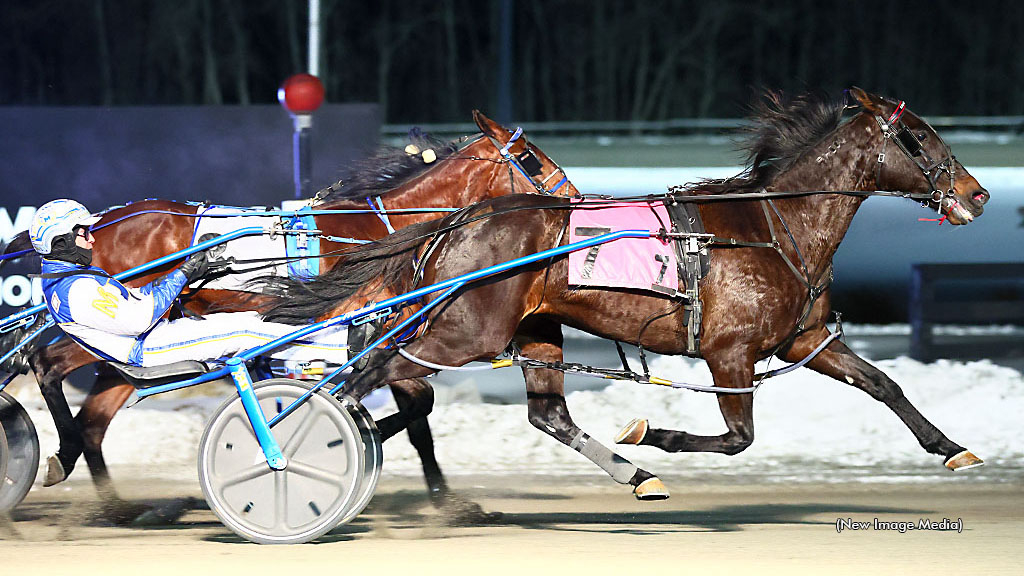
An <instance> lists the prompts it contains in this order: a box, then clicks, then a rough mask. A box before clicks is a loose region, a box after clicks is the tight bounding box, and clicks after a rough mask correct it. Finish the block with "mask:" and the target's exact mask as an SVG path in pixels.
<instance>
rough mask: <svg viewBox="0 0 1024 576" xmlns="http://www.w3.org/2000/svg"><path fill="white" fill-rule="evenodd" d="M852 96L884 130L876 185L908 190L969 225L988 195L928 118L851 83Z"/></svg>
mask: <svg viewBox="0 0 1024 576" xmlns="http://www.w3.org/2000/svg"><path fill="white" fill-rule="evenodd" d="M850 94H851V95H852V96H853V97H854V98H855V99H856V100H857V102H859V103H860V105H861V107H862V108H863V109H864V112H865V113H867V114H870V115H871V116H873V117H874V119H875V124H877V126H878V128H879V130H880V132H881V141H880V143H879V149H880V152H879V155H878V165H877V169H876V171H875V186H876V187H877V189H878V190H899V191H902V192H909V193H910V194H912V195H913V197H914V198H918V199H921V200H922V203H923V204H925V205H928V206H931V207H932V208H933V209H935V210H937V211H938V212H940V213H941V214H943V215H944V216H945V217H946V218H947V219H948V220H949V221H950V222H951V223H952V224H956V225H960V224H968V223H970V222H971V221H973V220H974V219H975V218H977V217H978V216H980V215H981V213H982V212H984V210H985V209H984V205H985V203H986V202H988V199H989V193H988V191H987V190H985V188H983V187H982V186H981V184H979V183H978V181H977V180H976V179H975V178H974V176H971V174H970V173H968V172H967V170H966V169H964V167H963V165H962V164H960V162H959V161H957V159H956V157H955V156H953V154H952V152H951V151H950V148H949V146H948V145H947V144H946V143H945V142H944V141H943V140H942V138H941V137H940V136H939V135H938V134H937V133H936V132H935V129H934V128H932V127H931V126H930V125H929V124H928V123H927V122H925V121H924V120H922V119H921V117H919V116H918V115H916V114H914V113H913V112H911V111H910V110H908V109H907V108H906V104H905V103H904V102H903V101H895V100H890V99H888V98H883V97H881V96H876V95H874V94H869V93H867V92H865V91H864V90H862V89H860V88H857V87H853V88H851V89H850Z"/></svg>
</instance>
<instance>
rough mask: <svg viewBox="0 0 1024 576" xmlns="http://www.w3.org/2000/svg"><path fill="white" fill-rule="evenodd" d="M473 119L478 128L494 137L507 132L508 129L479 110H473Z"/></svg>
mask: <svg viewBox="0 0 1024 576" xmlns="http://www.w3.org/2000/svg"><path fill="white" fill-rule="evenodd" d="M473 121H474V122H476V125H477V127H478V128H480V131H481V132H483V133H484V134H487V135H488V136H491V137H494V138H497V137H498V136H499V135H501V134H504V133H506V132H508V130H505V128H504V127H503V126H502V125H501V124H498V123H497V122H495V121H494V120H491V119H490V118H488V117H487V116H485V115H484V113H483V112H481V111H479V110H473Z"/></svg>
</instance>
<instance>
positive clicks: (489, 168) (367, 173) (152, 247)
mask: <svg viewBox="0 0 1024 576" xmlns="http://www.w3.org/2000/svg"><path fill="white" fill-rule="evenodd" d="M474 120H475V121H476V123H477V126H478V127H479V128H480V130H481V132H482V134H481V135H478V136H476V137H474V138H470V139H469V142H468V143H466V144H465V145H464V146H461V147H460V146H459V145H458V144H457V143H447V142H440V141H437V140H434V139H432V138H429V137H425V136H417V137H416V139H417V140H418V141H416V142H414V143H413V145H414V146H416V149H414V150H412V151H413V152H414V153H409V152H410V149H408V148H407V150H405V151H403V150H400V149H397V148H394V149H392V148H387V147H386V148H382V149H381V151H379V152H378V153H377V155H375V156H373V157H371V158H369V159H367V160H365V161H363V162H361V163H360V165H359V166H357V168H356V169H355V170H353V171H352V173H351V174H350V176H349V177H348V178H347V179H346V180H345V181H344V183H343V185H341V186H340V187H332V188H330V189H327V190H329V192H328V193H326V194H321V197H320V198H319V203H317V204H316V205H315V208H316V209H324V210H327V209H337V210H343V209H356V210H366V209H367V208H368V207H369V206H368V204H367V199H368V198H369V199H375V198H377V197H380V198H381V199H382V201H383V203H384V207H385V208H386V209H388V210H395V209H401V208H445V207H462V206H465V205H468V204H472V203H473V202H476V201H479V200H482V199H484V198H488V197H493V196H499V195H503V194H509V193H512V192H536V191H538V190H539V189H540V190H544V191H547V190H551V189H553V188H555V187H556V185H557V183H559V182H560V179H561V178H564V177H565V174H564V172H562V170H561V168H560V167H559V166H558V165H557V164H556V163H555V162H554V161H553V160H551V158H550V157H548V156H547V155H546V154H544V152H543V151H541V150H540V149H538V148H537V147H536V146H534V145H532V144H531V143H529V141H528V140H527V139H526V137H525V136H523V137H520V138H518V139H516V140H515V141H514V142H511V143H509V140H510V134H509V131H507V130H505V129H504V128H502V127H501V126H500V125H498V124H497V123H495V122H493V121H492V120H490V119H489V118H487V117H486V116H484V115H483V114H481V113H480V112H478V111H474ZM507 143H508V144H509V145H508V152H509V153H510V154H512V155H515V156H517V157H520V156H522V155H524V154H526V157H524V158H523V159H522V160H521V161H520V166H525V168H526V172H529V174H526V173H523V172H520V171H519V170H518V169H513V167H512V166H511V165H510V164H509V162H508V161H507V160H506V159H505V158H504V157H503V156H502V155H501V154H500V153H499V150H500V149H501V148H502V147H504V146H506V144H507ZM427 149H430V150H431V152H432V153H433V154H434V155H435V156H436V160H432V159H430V158H429V157H428V156H424V155H423V152H426V150H427ZM531 158H533V159H535V160H531ZM428 160H429V161H428ZM538 187H539V188H538ZM557 193H559V194H569V195H575V194H577V190H576V188H575V187H574V186H573V185H572V183H571V182H569V181H568V180H567V179H566V180H565V182H564V184H563V185H562V186H560V187H558V189H557ZM197 209H198V207H197V206H195V205H189V204H182V203H177V202H169V201H161V200H147V201H142V202H137V203H133V204H130V205H128V206H125V207H122V208H118V209H115V210H112V211H109V212H107V213H106V214H105V215H104V217H103V219H102V220H101V221H100V222H99V223H97V224H96V226H95V227H94V228H95V233H94V234H95V237H96V243H95V245H94V248H93V264H95V265H96V266H99V267H101V268H103V269H104V270H106V271H108V272H109V273H111V274H116V273H118V272H121V271H124V270H127V269H129V268H132V267H134V266H137V265H139V264H143V263H145V262H149V261H151V260H153V259H155V258H157V257H160V256H162V255H165V254H169V253H171V252H174V251H177V250H181V249H183V248H186V247H187V246H188V245H189V242H190V241H191V238H192V235H193V229H194V225H195V218H193V217H189V216H188V215H194V214H196V212H197ZM440 215H441V214H439V213H430V214H391V215H389V216H388V220H389V223H390V225H391V226H393V227H394V228H397V229H400V228H403V227H405V226H408V225H410V224H413V223H416V222H422V221H425V220H429V219H432V218H438V217H439V216H440ZM316 221H317V227H318V229H320V230H321V231H323V233H324V234H327V235H332V236H339V237H347V238H354V239H363V240H373V239H378V238H382V237H384V236H386V235H387V234H388V228H387V225H386V224H385V222H384V220H383V219H381V218H380V217H378V216H377V215H375V214H351V215H349V214H332V215H319V216H316ZM25 246H28V241H27V233H22V234H21V235H19V236H18V237H16V238H15V239H14V240H12V242H11V243H10V244H9V245H8V246H7V249H6V251H5V253H11V252H14V251H17V250H21V249H23V248H24V247H25ZM352 246H353V245H352V244H339V243H335V242H331V241H328V240H326V239H324V240H321V253H322V254H338V253H340V252H343V251H345V250H348V249H350V248H351V247H352ZM126 247H130V249H126ZM336 261H337V258H336V257H333V256H332V257H326V258H324V260H323V262H324V263H323V265H322V266H323V268H322V269H324V270H326V269H329V267H330V266H332V265H333V264H334V263H335V262H336ZM173 267H174V266H173V265H171V266H168V267H166V268H164V269H162V270H156V271H154V272H152V273H149V274H147V275H146V276H143V277H139V278H137V279H134V280H132V281H131V282H128V283H127V284H129V285H133V286H138V285H142V284H145V283H147V282H149V281H151V280H153V279H155V278H157V277H159V276H160V275H162V274H164V273H166V272H167V271H168V270H170V269H172V268H173ZM183 300H184V301H185V308H186V309H187V310H188V311H190V312H193V313H197V314H204V313H207V312H210V311H221V312H228V311H239V310H253V309H259V308H260V307H261V305H263V304H264V303H265V302H266V298H265V297H264V296H262V295H261V294H256V293H251V292H235V291H227V290H208V289H207V290H198V291H192V292H191V293H189V294H187V295H185V297H184V298H183ZM93 363H96V364H97V366H99V368H98V378H97V382H96V384H95V385H94V387H93V388H92V389H91V390H90V392H89V394H88V396H87V397H86V399H85V401H84V403H83V405H82V407H81V409H80V411H79V413H78V415H77V417H72V414H71V410H70V408H69V406H68V403H67V400H66V398H65V397H64V393H63V389H62V383H63V380H64V378H65V377H66V376H67V375H68V374H69V373H70V372H71V371H73V370H75V369H77V368H79V367H82V366H85V365H88V364H93ZM30 365H31V367H32V370H33V371H34V373H35V375H36V378H37V380H38V382H39V386H40V389H41V391H42V394H43V397H44V399H45V400H46V403H47V406H48V408H49V410H50V412H51V414H52V415H53V418H54V423H55V424H56V428H57V431H58V434H59V437H60V448H59V450H58V452H57V453H56V454H55V455H54V456H51V457H50V458H49V459H48V466H47V472H46V478H45V480H44V484H45V485H52V484H56V483H58V482H61V481H63V480H64V479H65V478H66V477H67V475H68V474H70V473H71V471H72V469H73V468H74V465H75V462H76V461H77V459H78V457H79V456H80V455H82V454H83V453H84V455H85V458H86V462H87V464H88V465H89V469H90V472H91V473H92V476H93V479H94V482H95V484H96V487H97V489H98V490H99V492H100V494H101V496H103V497H104V500H105V501H106V502H108V503H109V506H108V507H107V508H108V513H109V514H110V515H111V516H112V517H117V518H129V517H132V516H134V514H135V513H136V512H137V511H138V509H137V507H134V506H130V505H126V504H125V503H123V502H121V501H120V499H119V498H117V496H116V492H115V490H114V488H113V485H112V483H111V481H110V477H109V473H108V471H107V467H106V464H105V462H104V459H103V454H102V451H101V443H102V441H103V437H104V435H105V433H106V430H107V427H108V426H109V424H110V421H111V419H112V418H113V416H114V414H116V412H117V411H118V410H119V409H120V408H121V406H123V405H124V403H125V401H126V400H127V399H128V397H129V396H130V395H131V393H132V391H133V388H132V386H131V385H130V384H128V383H127V382H125V381H124V379H123V378H121V377H120V375H119V374H118V373H117V372H116V371H114V370H113V369H111V368H109V367H105V363H104V362H98V361H97V359H96V358H95V357H94V356H93V355H91V354H90V353H88V352H87V351H85V350H84V349H83V348H81V347H80V346H78V345H77V344H76V343H74V342H73V341H71V340H70V339H67V338H65V339H62V340H60V341H58V342H57V343H55V344H52V345H49V346H43V347H40V348H38V349H36V350H34V351H33V352H32V354H31V357H30ZM392 391H393V393H394V397H395V401H396V403H397V405H398V407H399V409H400V412H399V414H397V415H396V416H395V417H389V419H388V421H387V423H386V424H382V426H381V434H382V437H383V438H385V439H386V438H388V437H390V436H392V435H394V434H395V433H397V432H398V431H400V430H402V429H403V428H407V427H408V429H409V435H410V440H411V441H412V443H413V445H414V446H415V448H416V449H417V452H418V453H419V455H420V458H421V460H422V462H423V468H424V474H425V477H426V481H427V485H428V490H429V493H430V495H431V500H432V501H433V502H434V503H435V504H436V505H438V506H440V507H442V508H445V509H446V511H448V512H451V513H452V514H461V513H463V512H465V513H467V514H470V515H472V514H473V513H474V512H475V510H476V509H475V508H474V507H475V505H470V506H467V503H466V502H464V501H462V500H461V499H459V498H457V497H455V496H454V495H453V494H451V492H450V491H449V489H448V487H447V484H446V483H445V480H444V476H443V475H442V474H441V470H440V467H439V466H438V464H437V461H436V459H435V457H434V450H433V440H432V438H431V435H430V429H429V426H428V424H427V421H426V414H428V413H429V412H430V410H431V408H432V406H433V390H432V389H431V388H430V386H429V385H428V384H427V383H426V382H424V381H422V380H405V381H402V382H396V383H394V384H393V385H392ZM470 504H471V503H470Z"/></svg>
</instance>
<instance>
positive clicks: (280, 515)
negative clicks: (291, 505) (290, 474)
mask: <svg viewBox="0 0 1024 576" xmlns="http://www.w3.org/2000/svg"><path fill="white" fill-rule="evenodd" d="M285 476H287V474H274V527H275V528H276V529H278V530H280V529H284V528H287V522H288V480H287V479H286V478H285Z"/></svg>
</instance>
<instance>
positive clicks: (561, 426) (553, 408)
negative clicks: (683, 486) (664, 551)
mask: <svg viewBox="0 0 1024 576" xmlns="http://www.w3.org/2000/svg"><path fill="white" fill-rule="evenodd" d="M515 340H516V343H517V344H519V346H520V347H521V349H522V352H523V355H524V356H526V357H527V358H532V359H534V360H540V361H544V362H561V361H562V328H561V325H560V324H558V323H556V322H551V321H546V320H537V319H528V320H527V321H525V322H524V323H523V324H522V325H521V326H520V329H519V331H518V332H517V333H516V337H515ZM523 376H524V378H525V379H526V404H527V408H528V411H529V419H530V424H533V426H534V427H535V428H537V429H538V430H540V431H542V432H544V433H545V434H547V435H549V436H551V437H552V438H554V439H556V440H558V441H559V442H561V443H562V444H565V445H566V446H569V447H570V448H572V449H573V450H576V451H577V452H579V453H580V454H582V455H584V456H586V457H587V459H588V460H590V461H591V462H593V463H594V464H597V465H598V466H600V467H601V469H603V470H604V471H605V472H607V473H608V475H609V476H611V477H612V479H613V480H615V481H616V482H618V483H620V484H629V485H631V486H633V494H635V495H636V497H637V499H639V500H662V499H665V498H668V497H669V493H668V489H666V488H665V485H664V484H663V483H662V482H661V480H659V479H658V477H657V476H655V475H653V474H651V473H650V472H648V471H646V470H643V469H641V468H637V467H636V466H635V465H634V464H633V463H632V462H630V461H629V460H626V459H625V458H623V457H622V456H619V455H618V454H616V453H615V452H612V451H611V450H609V449H608V448H607V447H605V446H604V445H603V444H601V443H600V442H598V441H597V440H595V439H594V438H592V437H591V436H590V435H589V434H587V433H586V432H584V431H583V430H581V429H580V428H579V427H578V426H576V423H575V422H573V420H572V416H571V415H570V414H569V407H568V406H567V405H566V403H565V392H564V381H565V374H564V373H562V372H561V371H558V370H549V369H546V368H530V367H523Z"/></svg>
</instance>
